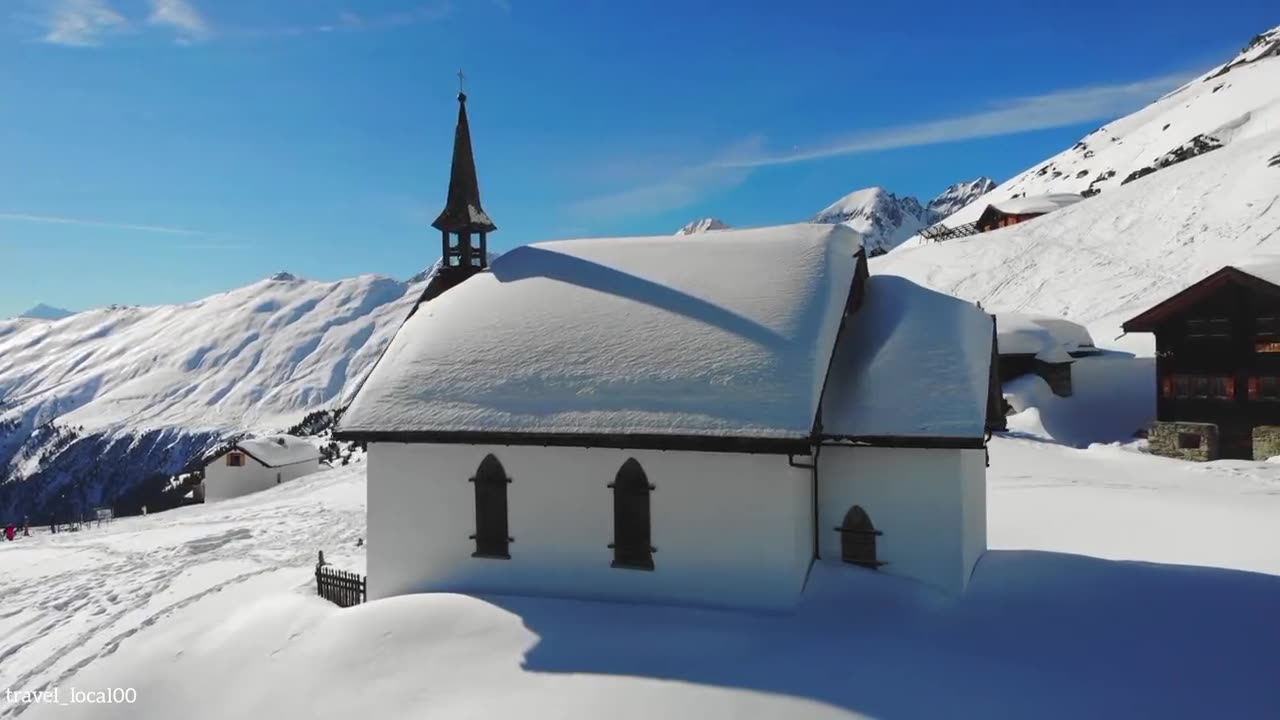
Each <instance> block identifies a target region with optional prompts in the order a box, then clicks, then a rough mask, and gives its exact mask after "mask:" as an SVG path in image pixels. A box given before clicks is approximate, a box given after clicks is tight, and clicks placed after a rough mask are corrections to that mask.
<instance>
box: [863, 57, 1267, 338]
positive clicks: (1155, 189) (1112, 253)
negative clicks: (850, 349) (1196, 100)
mask: <svg viewBox="0 0 1280 720" xmlns="http://www.w3.org/2000/svg"><path fill="white" fill-rule="evenodd" d="M1268 62H1270V63H1272V64H1273V65H1274V68H1265V67H1261V66H1259V67H1258V68H1257V70H1258V71H1264V70H1265V71H1267V72H1280V58H1276V59H1274V60H1268ZM1271 92H1272V93H1273V94H1280V83H1278V84H1277V85H1276V87H1275V88H1272V90H1271ZM1278 157H1280V127H1277V128H1276V129H1273V130H1271V131H1269V132H1262V133H1259V134H1257V135H1256V136H1255V137H1251V138H1248V139H1241V140H1236V141H1235V142H1233V143H1231V144H1229V145H1227V146H1225V147H1223V148H1222V149H1220V150H1217V151H1215V152H1212V153H1209V154H1206V155H1203V156H1201V157H1196V158H1193V159H1190V160H1187V161H1186V162H1183V163H1180V164H1177V165H1175V166H1172V167H1169V168H1166V169H1164V170H1161V171H1160V172H1158V173H1155V174H1152V175H1149V176H1148V177H1144V178H1142V179H1141V180H1139V181H1136V182H1132V183H1129V184H1126V185H1124V186H1123V187H1117V188H1114V189H1111V190H1108V191H1107V192H1105V193H1102V194H1101V195H1099V196H1097V197H1093V198H1089V199H1087V200H1084V201H1083V202H1079V203H1077V204H1075V205H1073V206H1071V207H1068V208H1065V209H1063V210H1059V211H1057V212H1055V213H1052V214H1050V215H1046V216H1044V217H1041V218H1037V219H1035V220H1032V221H1030V222H1026V223H1023V224H1020V225H1015V226H1013V227H1009V228H1005V229H1002V230H996V231H993V232H989V233H984V234H982V235H975V236H972V237H969V238H964V239H961V240H950V241H947V242H944V243H940V244H937V243H934V244H926V245H921V246H910V247H908V246H904V247H902V248H899V249H898V250H896V251H895V252H892V253H890V254H889V255H887V256H884V257H881V258H877V259H876V260H875V261H873V265H872V271H873V272H887V273H893V274H898V275H904V276H907V277H910V278H913V279H915V280H917V281H919V282H923V283H925V284H927V285H930V286H932V287H934V288H937V289H939V290H941V291H943V292H948V293H951V294H954V295H958V296H960V297H964V298H967V299H971V300H975V301H980V302H982V304H983V306H984V307H987V308H988V309H992V310H1025V311H1033V312H1041V313H1046V314H1051V315H1058V316H1063V317H1067V318H1069V319H1072V320H1076V321H1079V322H1084V323H1097V324H1102V325H1104V326H1106V327H1109V328H1111V329H1112V330H1113V331H1114V330H1115V326H1118V324H1119V322H1120V321H1121V320H1123V319H1125V318H1127V317H1129V316H1132V315H1134V314H1136V313H1137V312H1138V311H1140V310H1143V309H1145V308H1147V307H1149V306H1150V305H1152V304H1154V303H1155V302H1158V301H1159V300H1162V299H1164V298H1165V297H1168V296H1170V295H1172V294H1174V293H1175V292H1177V291H1179V290H1182V289H1183V288H1185V287H1186V286H1187V285H1189V284H1191V283H1193V282H1195V281H1197V280H1200V279H1201V278H1203V277H1205V276H1207V275H1209V274H1210V273H1212V272H1214V271H1216V270H1218V269H1220V268H1221V267H1222V266H1224V265H1228V264H1232V263H1239V262H1244V261H1246V260H1248V259H1250V258H1255V257H1257V256H1259V255H1261V254H1275V253H1280V162H1278V161H1277V160H1276V158H1278ZM1110 337H1114V335H1112V336H1107V335H1106V333H1105V332H1104V333H1103V336H1102V337H1099V340H1100V341H1105V340H1109V339H1110Z"/></svg>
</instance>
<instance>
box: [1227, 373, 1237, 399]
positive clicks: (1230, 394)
mask: <svg viewBox="0 0 1280 720" xmlns="http://www.w3.org/2000/svg"><path fill="white" fill-rule="evenodd" d="M1227 398H1228V399H1230V400H1235V399H1236V379H1235V378H1233V377H1229V378H1227Z"/></svg>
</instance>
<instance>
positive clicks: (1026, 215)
mask: <svg viewBox="0 0 1280 720" xmlns="http://www.w3.org/2000/svg"><path fill="white" fill-rule="evenodd" d="M1083 199H1084V197H1083V196H1081V195H1075V194H1071V193H1059V194H1053V195H1037V196H1034V197H1015V198H1010V199H1008V200H1005V201H1003V202H999V203H993V204H991V205H988V206H987V209H986V210H983V211H982V215H980V216H979V217H978V219H977V220H975V221H973V222H971V223H965V224H963V225H956V226H955V227H947V226H946V225H943V224H942V223H938V224H937V225H933V226H931V227H928V228H925V229H924V230H921V231H920V237H922V238H924V239H925V240H929V241H932V242H946V241H947V240H958V239H960V238H966V237H969V236H971V235H977V234H979V233H984V232H989V231H991V230H998V229H1000V228H1002V227H1009V226H1010V225H1017V224H1018V223H1021V222H1026V221H1028V220H1031V219H1033V218H1038V217H1040V216H1041V215H1047V214H1049V213H1051V212H1053V211H1054V210H1059V209H1061V208H1064V207H1067V206H1068V205H1073V204H1075V203H1077V202H1079V201H1081V200H1083Z"/></svg>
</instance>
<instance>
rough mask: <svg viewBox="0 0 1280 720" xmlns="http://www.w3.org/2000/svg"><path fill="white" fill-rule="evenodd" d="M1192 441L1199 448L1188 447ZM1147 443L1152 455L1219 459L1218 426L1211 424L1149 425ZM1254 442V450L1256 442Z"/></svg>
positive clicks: (1279, 430)
mask: <svg viewBox="0 0 1280 720" xmlns="http://www.w3.org/2000/svg"><path fill="white" fill-rule="evenodd" d="M1276 430H1277V433H1278V434H1277V436H1276V437H1277V440H1278V441H1280V428H1276ZM1255 437H1256V435H1255ZM1193 440H1194V441H1197V442H1198V444H1199V447H1189V446H1190V445H1192V444H1193V443H1192V441H1193ZM1147 442H1148V443H1149V444H1150V450H1151V453H1152V454H1153V455H1163V456H1165V457H1171V458H1179V459H1182V460H1195V461H1197V462H1205V461H1207V460H1217V459H1218V457H1219V455H1218V426H1217V425H1214V424H1212V423H1193V422H1157V423H1154V424H1152V425H1151V431H1150V432H1149V433H1147ZM1254 442H1255V448H1256V443H1257V441H1256V440H1255V441H1254ZM1254 452H1255V453H1256V452H1257V450H1256V449H1255V451H1254Z"/></svg>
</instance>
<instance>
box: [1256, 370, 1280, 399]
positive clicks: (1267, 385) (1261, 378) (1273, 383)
mask: <svg viewBox="0 0 1280 720" xmlns="http://www.w3.org/2000/svg"><path fill="white" fill-rule="evenodd" d="M1249 399H1250V400H1253V401H1259V402H1280V377H1276V376H1275V375H1255V376H1254V377H1251V378H1249Z"/></svg>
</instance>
